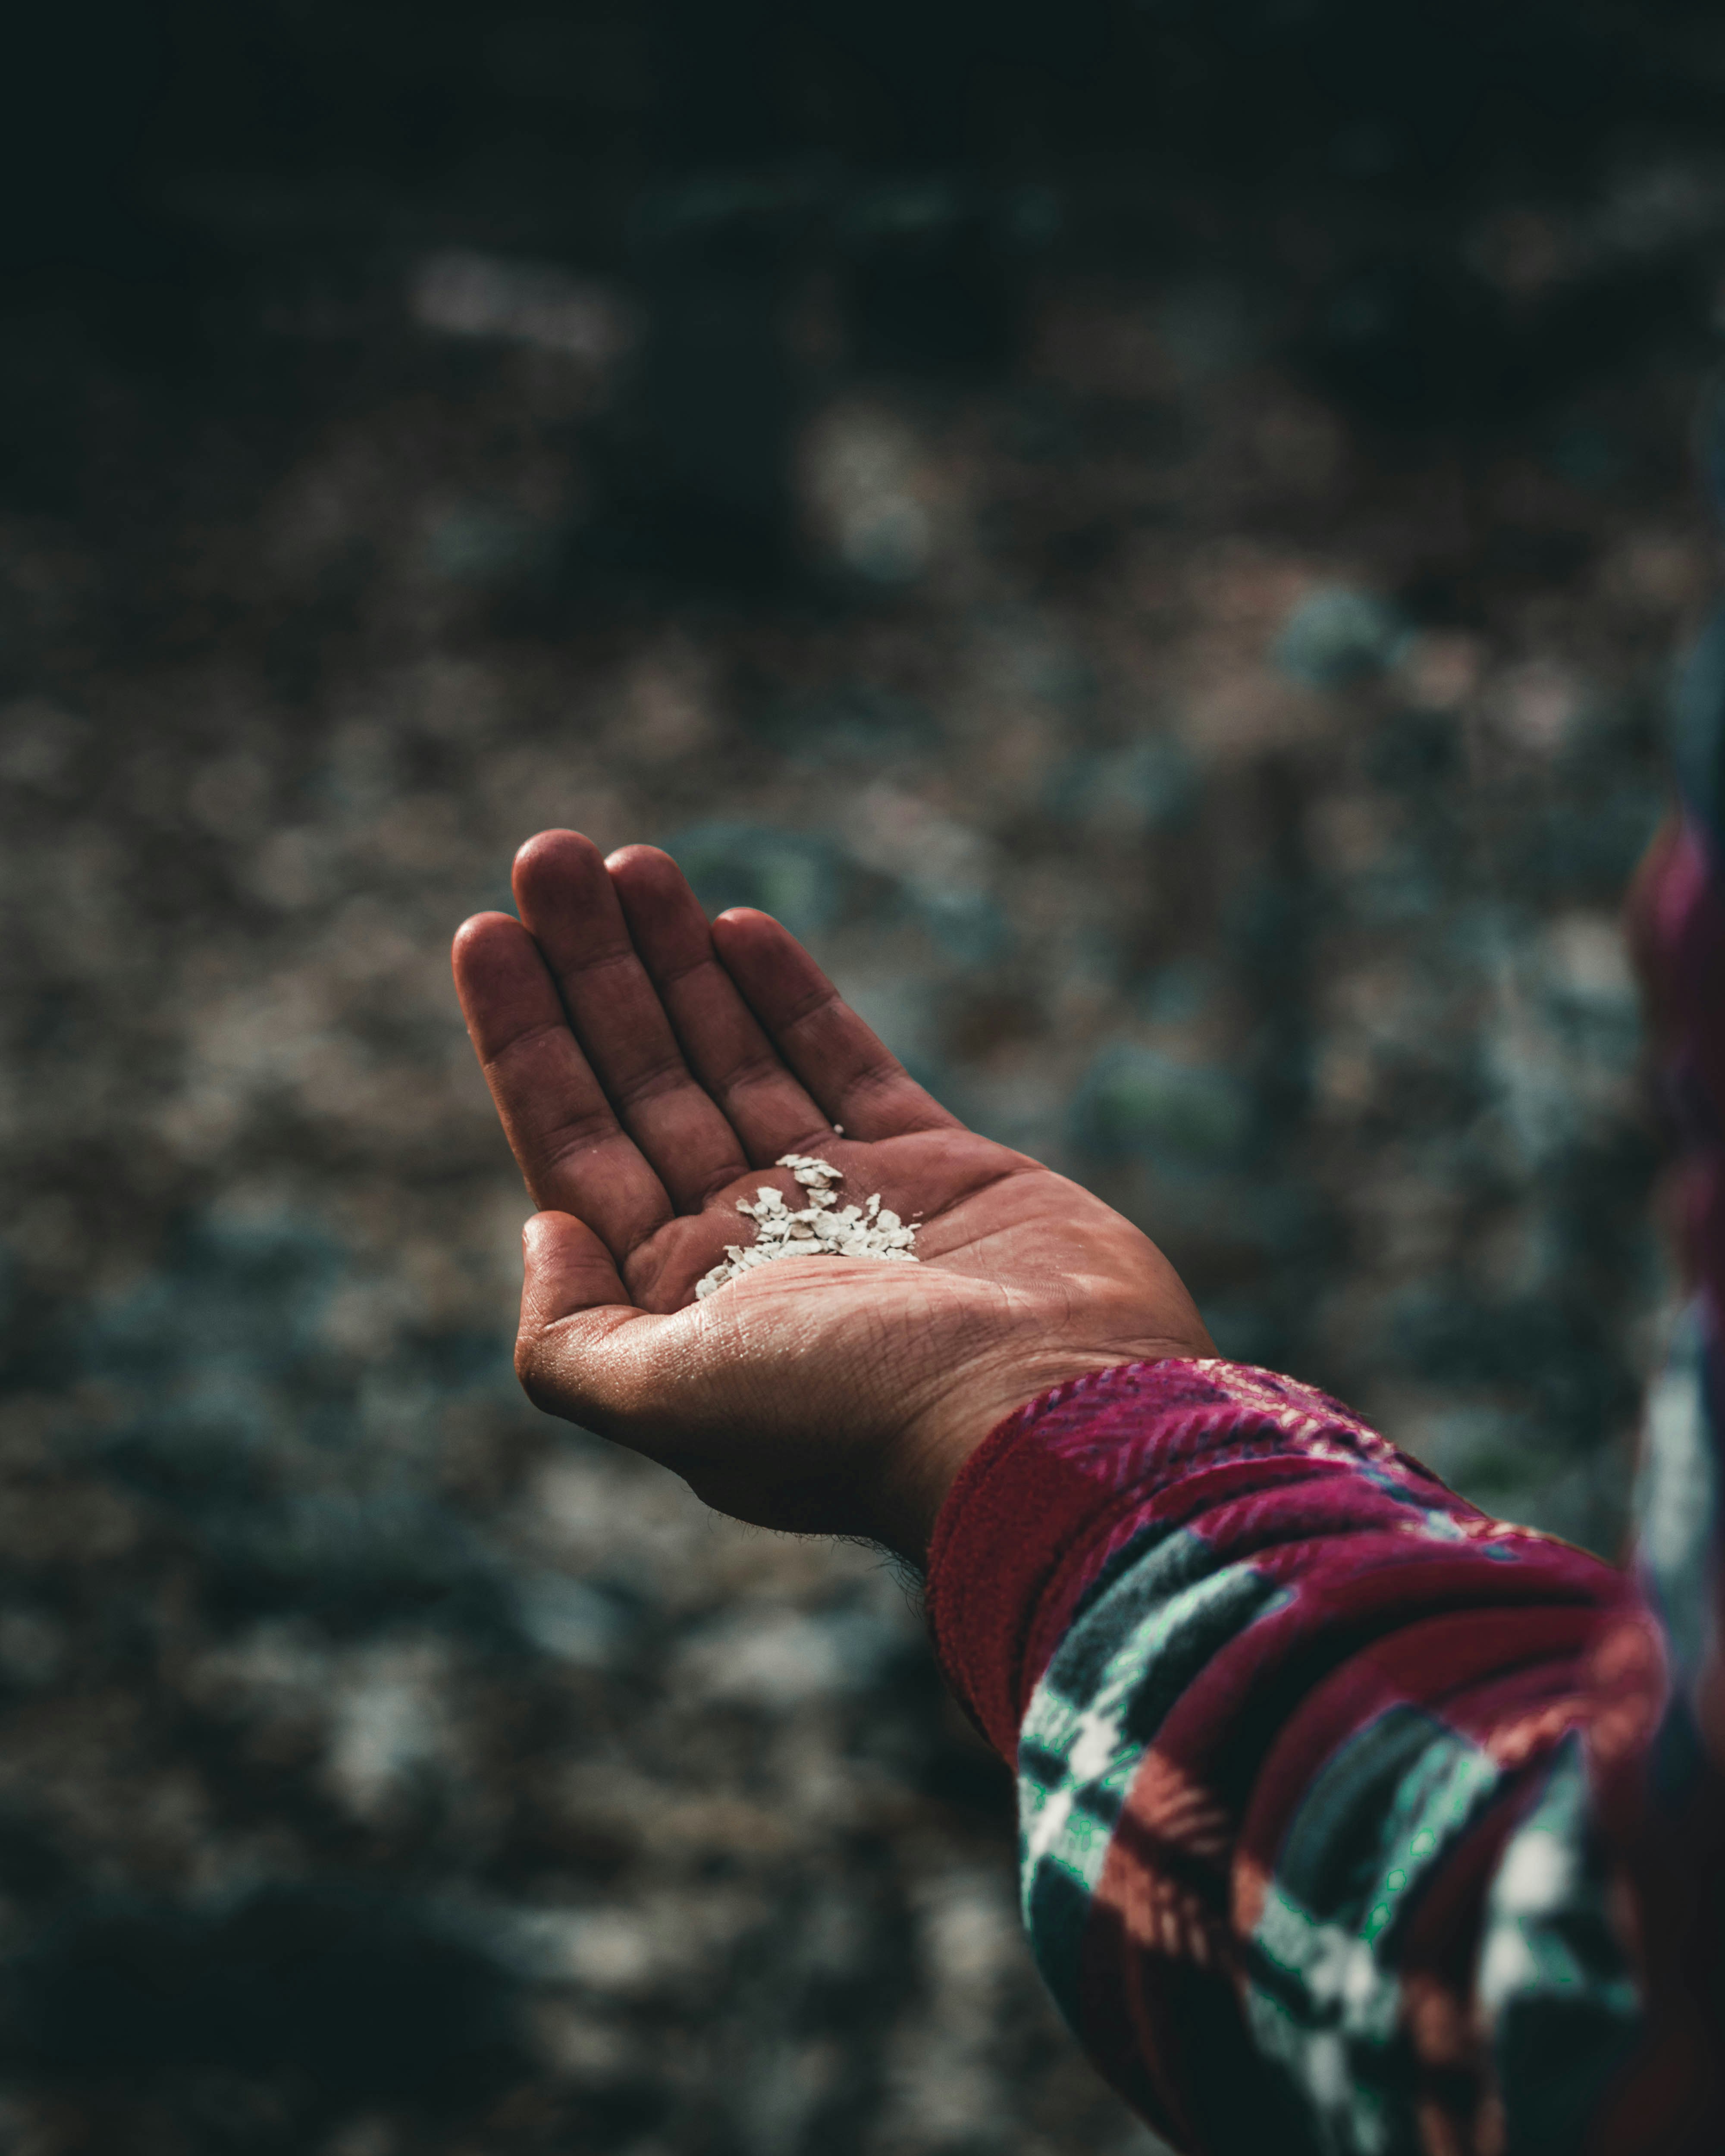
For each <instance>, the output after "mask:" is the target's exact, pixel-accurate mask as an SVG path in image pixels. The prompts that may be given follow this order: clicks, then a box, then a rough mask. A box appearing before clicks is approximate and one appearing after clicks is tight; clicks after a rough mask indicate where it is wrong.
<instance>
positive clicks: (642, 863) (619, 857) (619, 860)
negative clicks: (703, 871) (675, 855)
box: [605, 839, 682, 875]
mask: <svg viewBox="0 0 1725 2156" xmlns="http://www.w3.org/2000/svg"><path fill="white" fill-rule="evenodd" d="M605 866H606V867H607V868H608V869H609V870H610V871H611V873H612V875H662V874H663V873H664V872H665V870H666V869H669V870H670V871H671V873H672V874H673V875H681V874H682V870H680V868H679V867H678V866H677V865H676V863H675V861H674V860H672V859H671V857H670V855H669V854H668V853H666V852H665V849H664V847H663V846H649V845H646V844H643V843H642V842H641V841H640V840H639V839H631V840H630V841H629V844H627V845H626V846H614V847H613V848H612V850H611V851H610V852H609V853H608V854H607V855H606V856H605Z"/></svg>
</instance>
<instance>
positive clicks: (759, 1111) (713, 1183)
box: [454, 831, 1212, 1562]
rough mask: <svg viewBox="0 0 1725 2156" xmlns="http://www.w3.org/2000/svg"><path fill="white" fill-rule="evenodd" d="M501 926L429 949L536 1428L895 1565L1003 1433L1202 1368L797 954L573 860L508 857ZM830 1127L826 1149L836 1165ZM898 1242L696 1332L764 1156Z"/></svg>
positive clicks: (792, 1188)
mask: <svg viewBox="0 0 1725 2156" xmlns="http://www.w3.org/2000/svg"><path fill="white" fill-rule="evenodd" d="M514 888H515V896H516V904H517V906H519V907H520V910H521V919H520V920H519V921H516V920H514V919H512V918H511V916H509V915H507V914H503V913H482V914H479V915H476V916H475V917H474V919H472V920H471V921H468V922H466V923H465V925H464V926H463V927H462V928H461V930H460V932H459V934H458V935H457V937H456V938H455V947H454V967H455V980H456V985H457V987H458V988H459V992H460V996H461V1002H462V1008H463V1009H464V1010H465V1013H466V1016H467V1024H468V1030H469V1031H470V1034H472V1037H473V1043H474V1046H475V1050H476V1051H477V1053H478V1055H479V1059H480V1065H482V1067H483V1069H484V1070H485V1077H486V1081H487V1082H488V1083H489V1085H490V1089H491V1096H492V1099H493V1100H494V1101H495V1103H496V1106H497V1112H498V1114H499V1115H500V1116H501V1118H502V1122H503V1127H504V1129H505V1130H506V1132H507V1133H508V1136H509V1142H510V1143H511V1146H512V1147H514V1149H515V1155H516V1160H517V1161H518V1162H519V1163H520V1164H521V1173H522V1174H523V1175H524V1176H525V1177H526V1183H527V1188H528V1190H529V1192H530V1193H531V1196H532V1199H533V1202H534V1203H535V1204H536V1205H537V1206H539V1207H540V1208H542V1210H541V1211H540V1212H539V1213H538V1214H537V1215H536V1217H535V1218H534V1219H531V1220H530V1221H529V1222H528V1224H527V1227H526V1236H525V1240H526V1282H525V1286H524V1289H523V1293H522V1299H521V1333H520V1337H519V1340H518V1342H517V1344H516V1369H517V1370H518V1372H519V1373H520V1375H521V1382H522V1383H523V1384H524V1385H525V1386H526V1389H527V1391H528V1393H529V1394H530V1395H531V1398H532V1399H534V1400H535V1401H536V1403H537V1404H538V1405H540V1406H541V1407H542V1408H545V1409H548V1410H549V1411H550V1412H552V1414H560V1415H563V1416H566V1417H567V1418H568V1419H570V1420H571V1421H575V1422H579V1423H581V1424H584V1425H585V1426H586V1427H588V1429H591V1430H597V1431H598V1432H599V1433H600V1434H601V1435H603V1436H606V1437H609V1438H614V1439H615V1440H617V1441H618V1442H619V1443H620V1444H623V1445H630V1446H633V1447H634V1449H635V1450H638V1451H640V1452H644V1453H646V1454H648V1455H649V1456H651V1457H652V1458H654V1459H655V1460H661V1461H663V1462H664V1463H665V1465H666V1466H670V1467H672V1468H674V1469H675V1471H677V1472H678V1473H679V1474H680V1475H681V1476H684V1477H685V1480H686V1481H688V1482H689V1483H690V1484H691V1486H692V1487H693V1488H694V1489H695V1490H696V1491H697V1492H698V1493H699V1494H700V1495H701V1496H702V1497H704V1498H706V1500H707V1501H708V1502H709V1503H711V1504H713V1505H716V1506H717V1507H719V1508H720V1509H721V1511H723V1512H731V1513H734V1514H735V1515H737V1517H739V1518H742V1519H745V1520H753V1521H757V1522H761V1523H762V1524H763V1525H766V1526H769V1527H789V1528H796V1529H801V1530H804V1531H823V1532H832V1533H839V1534H854V1535H865V1536H870V1537H874V1538H875V1539H877V1540H879V1541H881V1542H884V1543H887V1544H889V1545H890V1546H891V1547H892V1548H895V1549H896V1550H898V1551H900V1552H901V1553H902V1554H904V1555H906V1556H907V1557H910V1558H913V1559H915V1560H916V1561H919V1562H920V1561H921V1560H922V1558H923V1556H924V1555H925V1554H926V1551H927V1539H928V1536H929V1534H930V1532H931V1531H932V1527H933V1523H934V1519H935V1515H936V1513H937V1512H938V1510H939V1507H940V1503H941V1500H942V1497H943V1496H945V1494H946V1491H947V1488H948V1487H949V1486H950V1485H951V1483H952V1478H953V1476H955V1475H956V1474H957V1471H958V1469H959V1467H960V1466H962V1465H963V1462H964V1460H965V1459H966V1458H967V1457H968V1455H969V1453H970V1452H971V1451H972V1450H973V1449H974V1448H975V1446H976V1445H978V1443H979V1442H980V1441H981V1440H982V1439H983V1437H985V1436H986V1435H988V1431H989V1430H990V1429H991V1428H992V1427H993V1424H995V1423H996V1422H997V1421H999V1419H1000V1418H1001V1417H1002V1416H1003V1415H1004V1414H1008V1413H1009V1412H1010V1410H1011V1409H1014V1407H1017V1406H1019V1405H1021V1404H1023V1403H1024V1402H1025V1401H1026V1400H1029V1399H1034V1397H1035V1395H1036V1394H1038V1393H1040V1392H1042V1391H1044V1390H1045V1389H1046V1388H1047V1387H1049V1386H1050V1385H1053V1384H1057V1383H1060V1382H1061V1381H1063V1380H1064V1379H1066V1378H1072V1377H1076V1376H1078V1375H1080V1374H1081V1373H1084V1372H1085V1371H1087V1370H1094V1369H1101V1368H1106V1367H1108V1366H1109V1365H1110V1364H1111V1363H1122V1362H1129V1361H1133V1360H1141V1359H1142V1360H1153V1359H1154V1358H1158V1357H1159V1356H1168V1355H1188V1354H1206V1353H1210V1352H1212V1351H1211V1349H1210V1346H1209V1340H1208V1338H1207V1337H1206V1335H1205V1333H1204V1327H1203V1326H1202V1324H1201V1323H1200V1322H1199V1317H1198V1314H1197V1312H1196V1311H1195V1310H1194V1308H1193V1306H1192V1303H1191V1301H1190V1299H1189V1297H1188V1296H1187V1294H1186V1291H1185V1290H1184V1289H1183V1287H1182V1286H1181V1285H1180V1282H1179V1281H1178V1277H1177V1276H1175V1274H1174V1271H1173V1268H1172V1267H1171V1266H1170V1265H1168V1261H1167V1260H1166V1259H1165V1258H1163V1255H1161V1253H1160V1252H1159V1251H1158V1250H1157V1249H1156V1247H1155V1245H1153V1244H1152V1243H1151V1242H1150V1241H1149V1240H1147V1237H1145V1236H1144V1235H1142V1234H1140V1233H1139V1231H1138V1230H1137V1229H1136V1228H1134V1227H1133V1226H1132V1224H1131V1223H1130V1222H1129V1221H1127V1220H1124V1219H1122V1218H1121V1216H1120V1215H1119V1214H1117V1213H1115V1212H1112V1211H1111V1209H1109V1208H1108V1207H1107V1206H1106V1205H1104V1204H1102V1203H1101V1200H1100V1199H1096V1198H1093V1197H1091V1195H1090V1194H1089V1193H1088V1192H1086V1191H1084V1190H1082V1189H1081V1188H1079V1187H1078V1186H1077V1185H1076V1183H1070V1182H1068V1181H1067V1180H1066V1179H1065V1178H1064V1177H1063V1176H1059V1175H1055V1174H1054V1173H1052V1172H1051V1171H1050V1170H1049V1169H1047V1168H1043V1167H1040V1165H1039V1164H1038V1163H1036V1162H1035V1161H1034V1160H1030V1159H1029V1158H1026V1157H1025V1156H1024V1154H1022V1153H1017V1152H1012V1151H1010V1150H1009V1148H1008V1147H1005V1146H1000V1145H995V1144H994V1143H993V1142H991V1141H990V1140H988V1139H987V1138H983V1137H977V1136H976V1135H975V1134H974V1133H973V1132H970V1131H968V1130H966V1129H965V1127H963V1124H962V1123H960V1122H958V1121H957V1118H956V1117H955V1116H951V1115H949V1114H948V1113H947V1111H946V1110H945V1109H944V1108H942V1106H940V1104H939V1102H938V1101H936V1100H934V1099H933V1098H932V1096H931V1095H929V1094H928V1093H927V1092H926V1091H924V1090H923V1088H922V1086H918V1085H917V1084H916V1082H915V1081H914V1080H913V1079H911V1077H910V1075H908V1074H907V1073H906V1070H904V1069H903V1067H902V1066H901V1065H900V1064H899V1063H897V1062H896V1060H894V1058H893V1057H892V1056H891V1055H889V1054H888V1052H887V1050H886V1049H885V1048H884V1047H883V1046H882V1045H881V1044H880V1041H879V1040H878V1039H876V1038H875V1034H873V1033H871V1032H870V1029H868V1027H867V1026H865V1024H863V1022H862V1020H861V1019H860V1018H858V1017H857V1015H856V1014H855V1012H854V1011H852V1010H850V1009H849V1008H848V1007H847V1006H846V1004H845V1003H844V1002H843V1001H842V999H841V998H839V994H838V992H837V991H836V990H835V989H834V987H833V985H832V983H830V982H829V980H828V979H827V978H826V977H825V975H824V973H822V972H821V971H820V969H819V967H818V966H817V965H816V964H815V963H814V960H813V959H812V958H811V957H809V954H808V952H806V951H804V950H803V947H802V946H801V945H800V944H799V943H798V942H797V941H796V939H795V938H794V937H793V936H791V935H790V934H789V932H788V931H787V930H785V929H784V928H783V927H780V926H779V924H778V922H777V921H773V920H772V919H770V918H769V917H768V916H767V915H766V914H763V913H757V912H754V911H752V910H749V909H747V908H738V909H736V910H733V911H731V912H728V913H724V914H721V915H720V916H719V918H718V919H717V920H716V921H715V922H713V924H712V926H711V928H709V927H708V925H707V921H706V916H705V915H704V914H703V913H702V911H701V906H700V903H699V901H697V900H696V896H695V894H694V893H693V891H691V889H690V888H689V885H687V883H686V882H685V880H684V879H683V877H682V875H681V874H680V872H679V870H678V869H677V867H676V865H675V862H673V861H672V860H670V857H669V856H668V855H665V854H662V853H660V852H658V851H657V850H655V849H654V848H652V847H649V846H629V847H625V848H624V850H622V851H621V852H620V853H618V854H614V855H612V856H611V858H610V859H609V860H608V861H607V860H603V859H602V858H601V856H600V855H599V852H598V849H597V848H596V847H595V846H594V845H593V844H592V843H591V841H590V840H588V839H584V838H582V837H581V836H580V835H579V834H577V833H575V832H573V831H547V832H542V834H540V835H539V836H538V837H537V838H536V839H530V840H529V841H528V842H527V844H526V845H525V846H523V847H522V849H521V852H520V853H519V854H518V855H516V863H515V875H514ZM835 1126H842V1127H843V1135H842V1136H840V1135H839V1133H838V1130H837V1128H836V1127H835ZM789 1152H797V1153H812V1154H817V1155H819V1157H820V1158H823V1159H825V1160H828V1161H830V1162H831V1163H833V1164H834V1166H835V1167H836V1168H839V1169H840V1170H841V1171H842V1173H843V1174H844V1176H845V1183H844V1186H843V1188H842V1190H841V1192H840V1193H839V1195H840V1201H841V1203H852V1202H860V1201H861V1200H863V1199H866V1198H868V1197H870V1196H872V1195H873V1193H875V1192H876V1191H879V1192H880V1193H881V1196H882V1203H883V1204H885V1205H886V1206H890V1207H891V1208H892V1209H893V1210H894V1211H896V1212H897V1213H899V1214H901V1215H902V1216H903V1217H904V1218H906V1219H911V1218H912V1217H915V1218H916V1219H918V1222H919V1230H918V1235H917V1240H916V1255H917V1256H918V1257H919V1258H920V1259H921V1260H922V1263H921V1264H919V1265H883V1264H881V1263H880V1262H879V1261H878V1260H871V1259H867V1258H861V1259H848V1258H839V1257H809V1258H791V1259H785V1260H779V1261H776V1262H775V1263H773V1264H772V1265H761V1266H757V1268H755V1269H754V1270H752V1271H750V1272H748V1273H747V1274H746V1275H744V1276H742V1278H740V1279H737V1280H735V1281H730V1282H728V1283H727V1284H726V1285H725V1286H722V1287H721V1288H719V1289H718V1290H717V1291H716V1292H714V1293H713V1294H711V1295H709V1296H706V1298H704V1299H703V1300H701V1301H696V1297H695V1284H696V1281H698V1280H699V1279H700V1278H701V1276H702V1275H703V1274H705V1273H706V1272H707V1271H708V1270H711V1268H712V1267H713V1266H714V1265H716V1264H718V1263H719V1262H720V1261H721V1259H722V1258H723V1255H724V1252H725V1246H726V1244H730V1243H747V1242H748V1241H749V1240H751V1234H750V1230H749V1228H748V1224H747V1222H745V1221H744V1220H742V1219H741V1218H740V1217H739V1215H738V1214H737V1200H738V1199H742V1198H747V1199H751V1200H752V1199H753V1197H754V1193H755V1192H756V1190H757V1188H759V1187H760V1186H761V1185H762V1183H773V1184H775V1185H776V1186H777V1187H778V1188H779V1189H781V1190H782V1191H783V1192H784V1193H785V1194H786V1195H787V1197H788V1198H789V1199H791V1201H792V1203H793V1204H801V1203H802V1202H803V1193H801V1192H800V1191H798V1188H797V1187H796V1184H795V1183H794V1182H793V1178H791V1176H790V1174H789V1173H788V1171H787V1170H785V1169H783V1168H774V1167H773V1166H772V1165H771V1163H773V1162H775V1161H776V1160H778V1158H779V1157H780V1156H781V1155H782V1154H784V1153H789Z"/></svg>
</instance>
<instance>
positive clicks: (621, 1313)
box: [515, 1213, 675, 1435]
mask: <svg viewBox="0 0 1725 2156" xmlns="http://www.w3.org/2000/svg"><path fill="white" fill-rule="evenodd" d="M521 1253H522V1276H521V1329H520V1331H519V1332H517V1333H516V1343H515V1373H516V1377H518V1378H520V1379H521V1386H522V1389H523V1390H524V1391H525V1392H526V1395H527V1397H528V1399H530V1400H531V1401H532V1403H533V1404H534V1406H535V1407H536V1408H542V1409H544V1410H545V1412H546V1413H547V1414H554V1415H562V1417H563V1418H564V1419H566V1420H567V1421H569V1422H579V1423H583V1424H586V1425H587V1426H588V1428H589V1429H591V1430H598V1432H599V1433H600V1434H601V1435H613V1434H617V1435H620V1434H621V1432H620V1431H619V1429H618V1425H619V1424H624V1423H626V1422H627V1421H628V1420H629V1419H630V1417H631V1416H632V1415H633V1414H636V1413H638V1412H639V1409H640V1408H641V1406H642V1405H644V1401H643V1400H642V1398H641V1394H642V1388H643V1384H644V1381H645V1380H646V1378H647V1376H648V1372H649V1368H650V1364H651V1361H652V1356H653V1348H654V1347H655V1344H656V1339H657V1336H658V1334H659V1333H660V1332H661V1330H662V1329H663V1328H664V1327H665V1326H667V1325H669V1324H671V1323H673V1322H675V1321H673V1320H671V1319H669V1318H663V1317H649V1315H648V1314H647V1312H645V1311H644V1310H638V1309H637V1308H636V1307H635V1306H634V1304H633V1303H631V1302H630V1301H629V1291H628V1290H627V1289H626V1288H625V1287H624V1285H623V1279H622V1276H621V1275H620V1274H619V1271H618V1270H617V1267H616V1265H615V1263H614V1260H613V1259H612V1256H611V1254H610V1252H609V1251H608V1250H607V1249H606V1248H605V1245H603V1243H602V1242H601V1241H600V1240H599V1239H598V1236H597V1235H595V1234H594V1233H593V1229H591V1228H589V1227H588V1226H587V1225H586V1224H585V1223H584V1222H583V1221H580V1220H578V1219H576V1218H575V1217H574V1215H573V1214H569V1213H536V1214H534V1215H533V1218H532V1219H531V1220H529V1221H528V1222H527V1224H526V1226H525V1227H524V1228H523V1229H522V1230H521Z"/></svg>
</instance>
